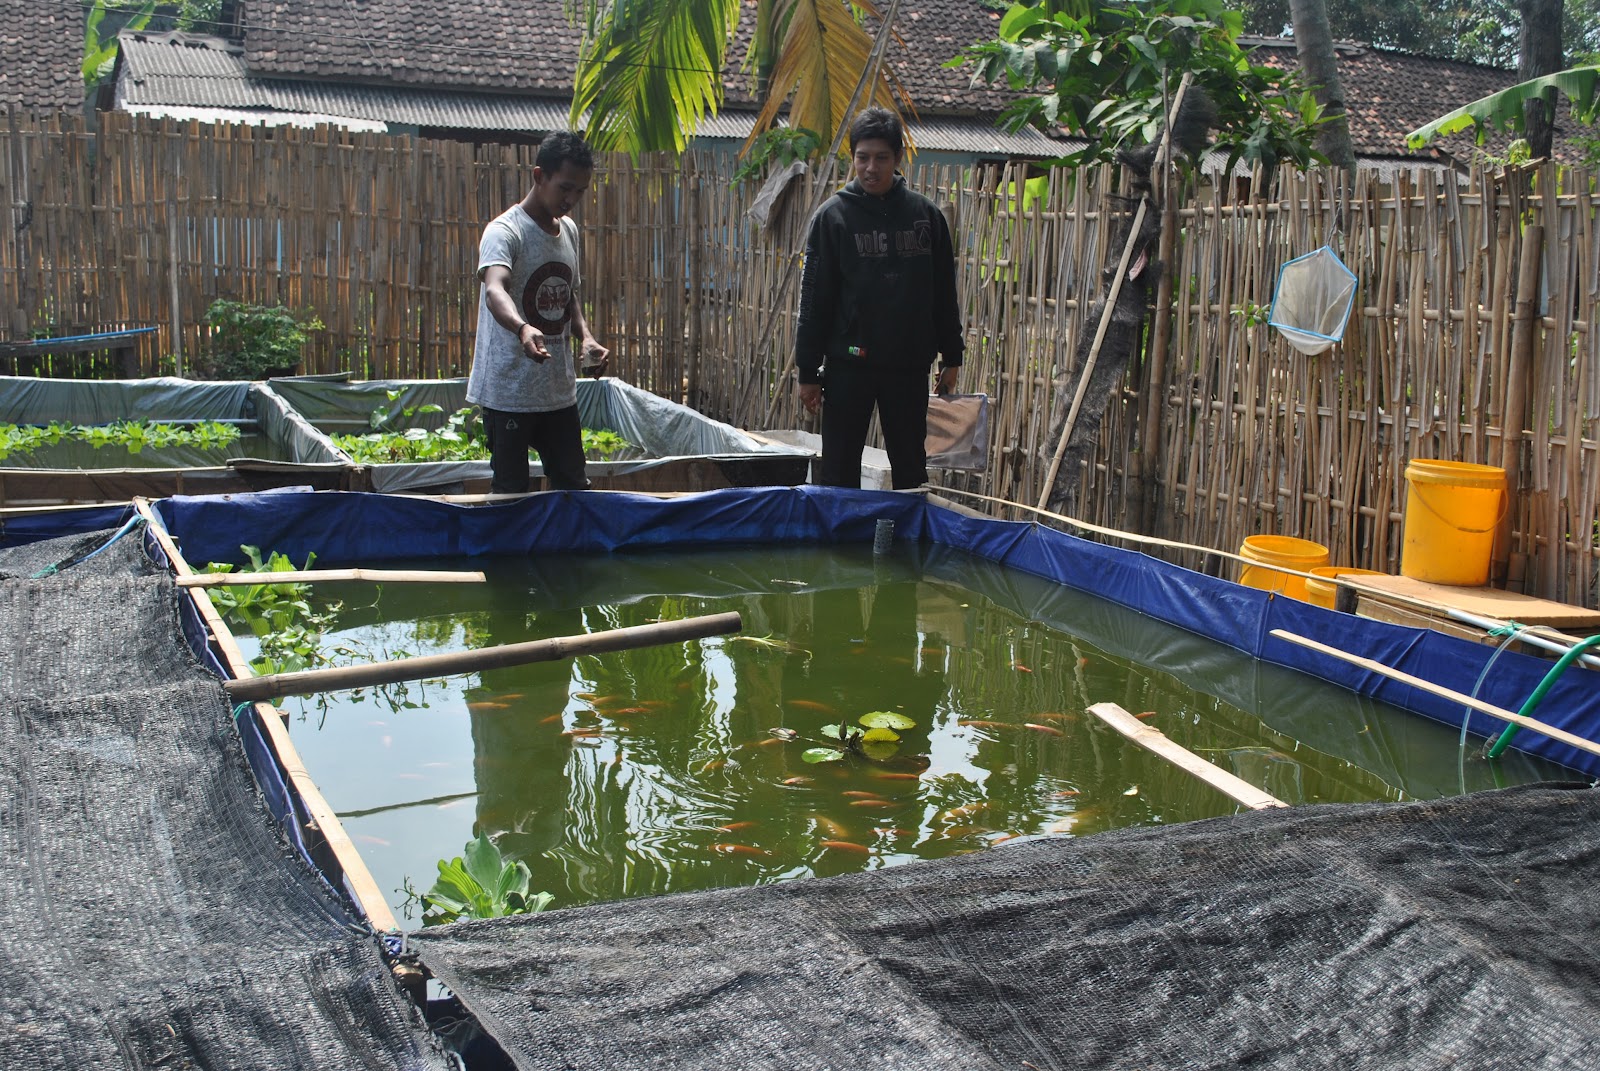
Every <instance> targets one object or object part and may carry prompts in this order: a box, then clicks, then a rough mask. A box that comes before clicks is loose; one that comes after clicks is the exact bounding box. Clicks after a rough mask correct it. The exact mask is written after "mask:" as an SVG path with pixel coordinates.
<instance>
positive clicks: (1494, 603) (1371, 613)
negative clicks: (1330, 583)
mask: <svg viewBox="0 0 1600 1071" xmlns="http://www.w3.org/2000/svg"><path fill="white" fill-rule="evenodd" d="M1351 579H1352V580H1353V581H1354V582H1355V583H1358V584H1359V585H1360V588H1359V590H1358V596H1357V599H1356V612H1357V613H1358V614H1360V615H1361V616H1363V617H1370V618H1374V619H1376V620H1378V621H1392V622H1395V623H1396V624H1401V625H1412V626H1415V627H1417V628H1431V629H1434V630H1436V631H1438V632H1447V633H1450V634H1451V635H1455V636H1462V637H1465V638H1466V639H1470V640H1484V639H1485V638H1486V637H1485V634H1484V632H1483V631H1482V630H1481V629H1476V628H1473V627H1472V626H1470V625H1464V624H1461V623H1459V622H1456V621H1454V620H1452V619H1451V618H1450V617H1449V615H1448V613H1447V611H1449V610H1462V611H1465V612H1466V613H1469V614H1474V615H1476V616H1478V617H1490V618H1494V619H1495V620H1498V621H1516V622H1519V623H1520V624H1524V625H1546V626H1549V627H1550V628H1554V629H1557V630H1559V631H1561V632H1565V633H1568V634H1570V635H1575V636H1588V635H1591V634H1593V633H1596V632H1600V611H1595V610H1588V609H1585V608H1584V607H1582V606H1569V605H1567V604H1566V603H1561V602H1552V601H1551V600H1549V599H1539V598H1535V597H1534V596H1532V595H1521V594H1518V593H1517V592H1514V591H1501V590H1500V589H1498V588H1458V587H1451V586H1449V585H1446V584H1429V583H1426V582H1424V581H1421V580H1413V579H1412V578H1411V577H1408V576H1360V577H1352V578H1351ZM1386 596H1399V597H1400V598H1403V599H1405V600H1407V601H1405V602H1402V601H1400V599H1397V598H1388V597H1386ZM1418 602H1420V603H1425V604H1427V606H1419V605H1416V603H1418Z"/></svg>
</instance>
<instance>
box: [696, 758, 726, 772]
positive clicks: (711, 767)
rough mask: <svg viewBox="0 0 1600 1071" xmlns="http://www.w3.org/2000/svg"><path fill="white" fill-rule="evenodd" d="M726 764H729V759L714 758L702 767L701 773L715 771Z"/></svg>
mask: <svg viewBox="0 0 1600 1071" xmlns="http://www.w3.org/2000/svg"><path fill="white" fill-rule="evenodd" d="M726 765H728V760H727V759H712V760H711V761H710V762H708V763H706V764H705V765H704V766H702V767H700V772H701V773H715V772H716V771H717V770H720V769H722V768H723V767H724V766H726Z"/></svg>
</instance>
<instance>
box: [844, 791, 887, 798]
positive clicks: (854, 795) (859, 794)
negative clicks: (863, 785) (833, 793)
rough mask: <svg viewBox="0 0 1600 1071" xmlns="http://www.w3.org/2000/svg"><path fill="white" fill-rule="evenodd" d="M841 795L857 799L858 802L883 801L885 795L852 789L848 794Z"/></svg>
mask: <svg viewBox="0 0 1600 1071" xmlns="http://www.w3.org/2000/svg"><path fill="white" fill-rule="evenodd" d="M839 795H841V796H849V797H850V798H851V799H857V800H881V799H883V793H881V792H862V791H860V790H859V789H851V790H849V791H848V792H841V793H839Z"/></svg>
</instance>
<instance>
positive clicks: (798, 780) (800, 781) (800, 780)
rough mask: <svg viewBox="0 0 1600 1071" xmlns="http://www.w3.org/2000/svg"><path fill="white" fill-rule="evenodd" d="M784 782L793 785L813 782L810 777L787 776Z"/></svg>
mask: <svg viewBox="0 0 1600 1071" xmlns="http://www.w3.org/2000/svg"><path fill="white" fill-rule="evenodd" d="M763 743H765V741H763ZM783 783H784V784H786V785H791V786H793V785H809V784H810V783H811V778H809V777H785V778H784V779H783Z"/></svg>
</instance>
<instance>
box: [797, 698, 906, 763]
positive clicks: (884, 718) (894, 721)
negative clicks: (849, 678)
mask: <svg viewBox="0 0 1600 1071" xmlns="http://www.w3.org/2000/svg"><path fill="white" fill-rule="evenodd" d="M856 721H857V723H858V725H859V727H858V725H846V724H844V723H843V722H841V723H839V724H837V725H824V726H823V727H822V728H821V729H820V730H819V731H820V732H821V733H822V735H823V736H825V737H827V738H828V739H830V740H834V741H837V743H836V744H834V745H833V746H831V747H827V746H825V747H813V748H807V749H806V750H805V751H803V752H801V754H800V758H801V759H803V760H805V761H806V762H838V761H840V760H841V759H843V758H844V757H845V755H847V754H849V753H851V752H855V753H857V754H859V755H862V756H864V757H866V758H869V759H872V760H874V761H876V762H883V761H884V760H886V759H889V758H892V757H893V756H894V754H895V752H896V751H898V750H899V749H900V733H901V732H903V731H905V730H906V729H915V728H916V727H917V723H916V722H915V721H913V720H912V719H910V718H908V717H906V716H905V715H904V714H896V713H895V712H894V711H892V710H874V711H871V712H869V713H866V714H863V715H861V717H859V718H857V719H856ZM773 732H774V734H775V735H776V733H777V730H773ZM786 739H793V737H786Z"/></svg>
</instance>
